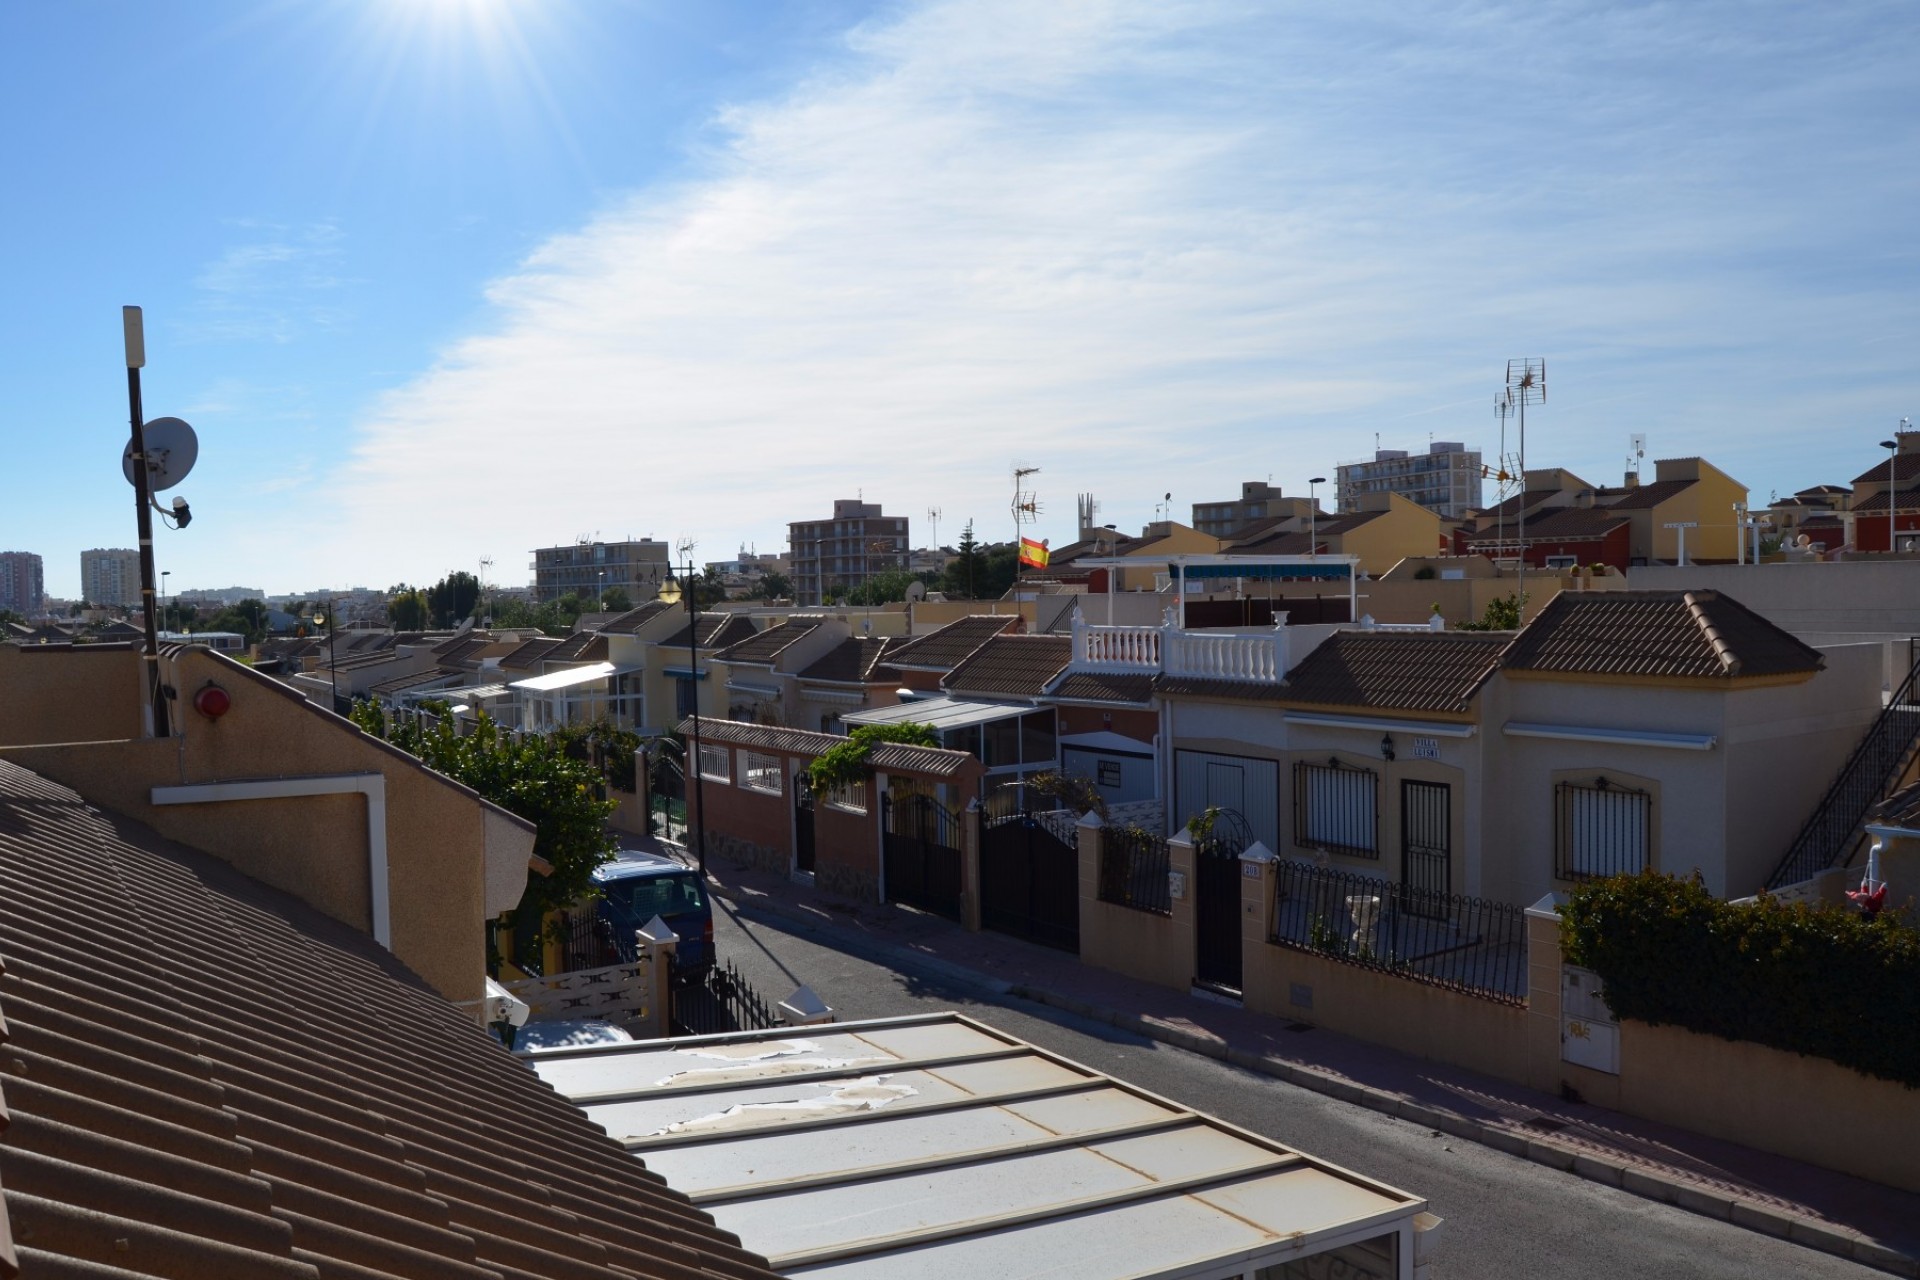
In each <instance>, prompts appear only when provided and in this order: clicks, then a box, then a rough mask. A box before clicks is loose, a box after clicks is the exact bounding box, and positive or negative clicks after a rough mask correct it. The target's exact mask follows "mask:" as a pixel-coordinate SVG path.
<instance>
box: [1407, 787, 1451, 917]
mask: <svg viewBox="0 0 1920 1280" xmlns="http://www.w3.org/2000/svg"><path fill="white" fill-rule="evenodd" d="M1400 882H1401V889H1400V909H1401V910H1402V911H1404V912H1406V913H1407V914H1408V915H1415V916H1425V917H1427V918H1428V919H1433V920H1445V919H1446V918H1447V914H1448V907H1447V895H1448V894H1450V893H1452V892H1453V788H1451V787H1449V786H1448V785H1447V784H1446V783H1444V782H1414V781H1411V780H1403V781H1402V782H1401V783H1400Z"/></svg>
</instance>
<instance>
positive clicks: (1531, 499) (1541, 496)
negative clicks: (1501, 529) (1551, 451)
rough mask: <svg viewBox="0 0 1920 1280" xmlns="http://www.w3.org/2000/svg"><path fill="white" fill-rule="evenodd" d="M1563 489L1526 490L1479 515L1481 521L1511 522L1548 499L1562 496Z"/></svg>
mask: <svg viewBox="0 0 1920 1280" xmlns="http://www.w3.org/2000/svg"><path fill="white" fill-rule="evenodd" d="M1565 492H1566V490H1564V489H1526V490H1523V491H1522V492H1520V493H1516V494H1514V495H1513V496H1512V497H1510V498H1508V499H1507V500H1506V501H1504V502H1496V503H1494V504H1493V505H1492V506H1490V507H1488V508H1487V509H1486V510H1485V511H1482V512H1481V513H1480V517H1481V519H1483V520H1494V519H1506V520H1511V519H1513V518H1514V517H1515V516H1516V515H1518V514H1519V513H1520V512H1522V511H1531V510H1533V509H1534V508H1535V507H1537V506H1539V505H1540V504H1541V503H1543V502H1545V501H1546V500H1547V499H1549V498H1557V497H1559V496H1561V495H1562V494H1564V493H1565Z"/></svg>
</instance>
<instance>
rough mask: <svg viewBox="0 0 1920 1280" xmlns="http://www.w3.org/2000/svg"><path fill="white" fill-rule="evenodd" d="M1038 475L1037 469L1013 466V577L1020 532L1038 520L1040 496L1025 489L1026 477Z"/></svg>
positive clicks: (1017, 563)
mask: <svg viewBox="0 0 1920 1280" xmlns="http://www.w3.org/2000/svg"><path fill="white" fill-rule="evenodd" d="M1039 474H1040V468H1038V467H1023V466H1021V465H1020V464H1019V463H1017V462H1016V463H1014V464H1013V553H1014V564H1015V566H1016V567H1015V570H1014V576H1015V577H1018V576H1019V569H1018V565H1019V563H1020V560H1019V556H1020V539H1021V537H1023V536H1024V535H1023V534H1022V532H1021V531H1022V530H1023V529H1025V528H1026V526H1028V525H1030V524H1032V523H1033V522H1034V521H1035V520H1038V519H1039V518H1040V510H1041V508H1040V495H1039V494H1038V493H1037V492H1035V491H1034V490H1032V489H1029V488H1027V487H1026V484H1027V477H1028V476H1036V475H1039Z"/></svg>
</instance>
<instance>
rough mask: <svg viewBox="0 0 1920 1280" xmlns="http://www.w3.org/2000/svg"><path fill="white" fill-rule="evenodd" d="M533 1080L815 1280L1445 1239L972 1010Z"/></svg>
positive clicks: (1419, 1215) (785, 1265) (1325, 1254)
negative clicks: (975, 1016)
mask: <svg viewBox="0 0 1920 1280" xmlns="http://www.w3.org/2000/svg"><path fill="white" fill-rule="evenodd" d="M526 1061H527V1063H528V1065H529V1066H531V1067H532V1068H533V1069H534V1071H535V1072H537V1073H538V1074H539V1075H540V1077H541V1078H542V1079H543V1080H545V1081H546V1083H547V1084H549V1085H551V1086H552V1087H553V1088H554V1089H556V1090H557V1091H558V1092H559V1093H560V1094H561V1095H562V1096H563V1097H567V1098H570V1099H572V1100H573V1101H574V1102H576V1103H577V1104H578V1105H579V1106H580V1107H582V1108H583V1109H584V1110H585V1112H586V1115H587V1118H588V1119H590V1120H592V1121H593V1122H595V1123H596V1124H599V1125H601V1126H602V1127H603V1128H605V1129H606V1131H607V1133H608V1134H609V1135H610V1136H611V1137H612V1138H613V1139H614V1140H615V1141H616V1142H621V1143H623V1144H624V1145H625V1146H626V1147H627V1149H628V1150H629V1151H631V1152H632V1153H633V1155H634V1156H635V1157H637V1158H639V1159H642V1160H645V1161H646V1164H647V1168H648V1169H650V1170H651V1171H653V1172H654V1173H656V1174H659V1175H661V1176H663V1177H665V1178H666V1179H667V1182H668V1184H669V1185H670V1186H672V1187H673V1188H674V1190H676V1191H680V1192H684V1193H685V1194H686V1195H688V1196H689V1197H691V1198H692V1201H693V1203H694V1204H695V1205H696V1206H697V1207H699V1208H702V1209H704V1210H706V1211H707V1212H708V1213H711V1214H712V1215H713V1217H714V1219H715V1221H717V1222H718V1223H719V1224H720V1226H722V1227H723V1228H726V1229H727V1230H730V1231H734V1232H737V1233H738V1234H739V1236H740V1241H741V1243H742V1244H744V1245H745V1246H746V1247H747V1248H749V1249H751V1250H753V1251H755V1252H756V1253H760V1254H763V1255H765V1256H766V1257H767V1258H768V1259H769V1260H770V1261H771V1262H772V1264H773V1266H774V1267H775V1268H776V1269H777V1270H779V1271H780V1273H781V1274H782V1275H787V1276H804V1277H806V1278H807V1280H874V1278H876V1277H889V1278H891V1277H897V1276H913V1277H916V1278H917V1280H976V1278H977V1277H980V1276H1011V1275H1022V1276H1037V1275H1046V1276H1049V1277H1052V1278H1053V1280H1132V1278H1133V1277H1139V1276H1226V1275H1235V1276H1239V1275H1246V1274H1253V1273H1261V1274H1265V1269H1266V1268H1274V1269H1275V1271H1276V1273H1277V1271H1278V1269H1279V1268H1280V1266H1281V1265H1282V1264H1291V1265H1289V1266H1288V1267H1287V1270H1288V1274H1293V1273H1294V1271H1295V1270H1296V1269H1297V1270H1298V1272H1299V1274H1302V1275H1320V1274H1328V1275H1349V1274H1353V1275H1358V1274H1377V1275H1382V1276H1393V1277H1396V1278H1399V1277H1406V1276H1411V1275H1413V1274H1415V1269H1416V1266H1418V1264H1420V1263H1422V1262H1424V1261H1425V1258H1424V1257H1423V1256H1422V1255H1423V1254H1424V1252H1425V1249H1424V1248H1423V1246H1424V1244H1425V1241H1424V1240H1420V1239H1418V1237H1420V1236H1421V1235H1423V1234H1424V1231H1425V1229H1426V1228H1427V1227H1429V1226H1434V1225H1438V1224H1437V1222H1435V1221H1434V1220H1433V1219H1432V1218H1431V1216H1430V1215H1426V1214H1425V1212H1424V1211H1425V1209H1426V1207H1427V1206H1426V1201H1424V1200H1422V1199H1421V1198H1420V1197H1418V1196H1414V1195H1409V1194H1408V1193H1406V1192H1404V1191H1400V1190H1397V1189H1395V1188H1393V1187H1391V1186H1387V1185H1385V1184H1383V1183H1380V1182H1376V1181H1374V1180H1373V1179H1371V1178H1367V1177H1363V1176H1362V1175H1360V1174H1357V1173H1352V1172H1349V1171H1348V1170H1346V1169H1343V1168H1340V1167H1339V1166H1337V1165H1333V1164H1329V1163H1327V1162H1325V1161H1323V1160H1318V1159H1315V1158H1314V1157H1313V1156H1310V1155H1307V1154H1306V1153H1305V1152H1302V1151H1300V1150H1298V1149H1297V1148H1294V1147H1290V1146H1287V1145H1285V1144H1283V1143H1280V1142H1277V1141H1274V1140H1272V1139H1269V1138H1265V1137H1261V1136H1259V1135H1256V1134H1253V1133H1250V1132H1248V1131H1246V1130H1244V1129H1236V1128H1232V1127H1230V1126H1228V1125H1226V1124H1223V1123H1221V1122H1220V1121H1218V1120H1215V1119H1213V1118H1211V1117H1209V1116H1206V1115H1203V1114H1200V1113H1197V1112H1194V1111H1189V1110H1188V1109H1186V1108H1185V1107H1182V1106H1180V1105H1178V1104H1177V1103H1173V1102H1170V1101H1167V1100H1165V1099H1162V1098H1158V1097H1155V1096H1154V1095H1152V1094H1149V1093H1145V1092H1142V1091H1140V1090H1137V1089H1135V1088H1132V1087H1131V1086H1129V1085H1127V1084H1124V1083H1122V1082H1120V1081H1118V1080H1115V1079H1112V1078H1111V1077H1108V1076H1105V1075H1103V1074H1101V1073H1100V1072H1098V1071H1094V1070H1092V1069H1090V1068H1088V1067H1084V1066H1081V1065H1080V1064H1078V1063H1075V1062H1070V1061H1068V1060H1066V1059H1064V1058H1061V1057H1058V1056H1056V1055H1054V1054H1050V1053H1043V1052H1041V1051H1040V1050H1038V1049H1035V1048H1034V1047H1033V1046H1031V1045H1028V1044H1026V1043H1024V1042H1022V1041H1020V1040H1018V1039H1016V1038H1014V1037H1013V1036H1010V1035H1007V1034H1005V1033H1003V1032H1000V1031H997V1030H995V1029H994V1028H992V1027H990V1026H987V1025H985V1024H983V1023H979V1022H975V1021H973V1020H972V1019H969V1018H965V1017H962V1016H960V1015H959V1014H953V1013H942V1014H932V1015H923V1016H920V1017H910V1018H893V1019H884V1020H875V1021H870V1022H849V1023H839V1024H835V1025H827V1026H813V1027H802V1028H780V1029H776V1030H771V1031H754V1032H741V1033H735V1034H731V1035H721V1036H703V1037H692V1038H683V1039H678V1040H648V1041H640V1042H636V1043H634V1044H631V1045H608V1046H596V1047H593V1048H584V1049H560V1050H556V1051H550V1052H543V1053H534V1054H531V1055H528V1056H527V1058H526ZM1396 1254H1397V1255H1398V1256H1397V1258H1396V1257H1395V1255H1396ZM1396 1263H1397V1265H1396ZM1362 1264H1364V1265H1362Z"/></svg>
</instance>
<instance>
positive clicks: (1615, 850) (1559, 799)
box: [1553, 778, 1653, 880]
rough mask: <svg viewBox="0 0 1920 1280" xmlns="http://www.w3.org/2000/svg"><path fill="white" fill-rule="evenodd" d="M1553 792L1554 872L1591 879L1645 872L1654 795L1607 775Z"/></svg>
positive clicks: (1564, 785) (1565, 877)
mask: <svg viewBox="0 0 1920 1280" xmlns="http://www.w3.org/2000/svg"><path fill="white" fill-rule="evenodd" d="M1553 791H1554V838H1553V851H1554V874H1556V875H1557V876H1559V878H1560V879H1562V880H1593V879H1598V878H1600V877H1603V876H1618V875H1633V874H1635V873H1636V872H1640V871H1645V870H1646V869H1647V867H1648V865H1649V862H1650V855H1651V853H1652V848H1653V797H1652V796H1651V795H1649V794H1648V793H1647V792H1645V791H1639V790H1636V789H1634V788H1632V787H1623V786H1621V785H1620V784H1619V783H1617V782H1608V781H1607V780H1606V779H1605V778H1598V779H1595V781H1594V782H1593V784H1592V785H1591V786H1583V785H1580V784H1577V783H1572V782H1563V783H1561V784H1560V785H1559V786H1557V787H1555V788H1554V789H1553Z"/></svg>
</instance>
